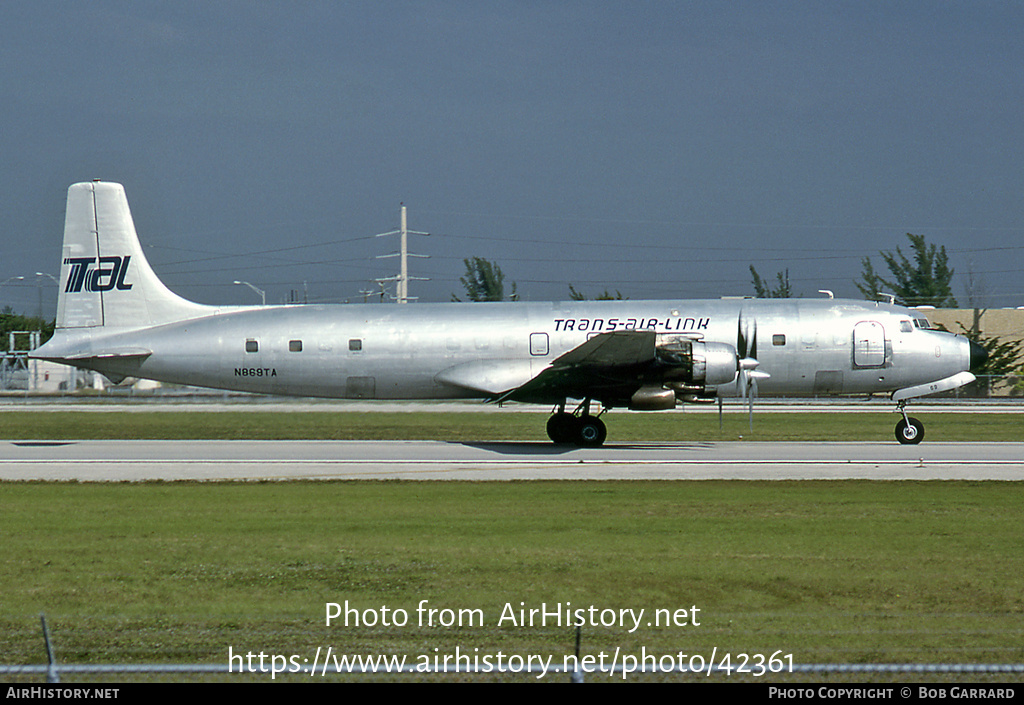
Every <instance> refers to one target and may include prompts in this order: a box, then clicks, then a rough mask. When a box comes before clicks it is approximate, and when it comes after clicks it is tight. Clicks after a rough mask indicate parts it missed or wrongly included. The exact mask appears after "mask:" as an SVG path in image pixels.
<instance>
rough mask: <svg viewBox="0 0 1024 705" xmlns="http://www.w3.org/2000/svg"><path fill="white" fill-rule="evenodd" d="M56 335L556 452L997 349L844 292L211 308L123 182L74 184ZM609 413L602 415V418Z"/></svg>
mask: <svg viewBox="0 0 1024 705" xmlns="http://www.w3.org/2000/svg"><path fill="white" fill-rule="evenodd" d="M61 264H62V266H61V276H60V282H61V284H60V290H59V294H58V302H57V326H56V331H55V333H54V335H53V337H52V338H51V339H50V340H49V341H48V342H47V343H46V344H44V345H43V346H41V347H39V348H37V349H36V350H35V351H33V353H32V356H33V357H35V358H39V359H45V360H52V361H55V362H60V363H64V364H68V365H73V366H75V367H79V368H84V369H88V370H93V371H96V372H99V373H101V374H103V375H105V376H106V377H108V378H109V379H110V380H111V381H113V382H115V383H117V382H120V381H122V380H124V379H125V378H128V377H137V378H144V379H152V380H157V381H160V382H166V383H172V384H184V385H194V386H200V387H212V388H217V389H225V390H235V391H242V392H256V393H261V394H282V395H294V396H315V397H332V398H344V399H464V398H478V399H483V400H488V401H493V402H506V401H513V402H531V403H541V404H547V405H550V406H551V407H552V409H553V413H552V415H551V417H550V418H549V420H548V422H547V433H548V436H549V437H550V438H551V440H552V441H554V442H555V443H560V444H576V445H581V446H599V445H601V444H602V443H604V441H605V438H606V436H607V430H606V427H605V424H604V422H603V420H602V418H601V417H602V416H603V415H604V413H605V412H606V411H608V410H610V409H615V408H628V409H634V410H651V411H654V410H666V409H673V408H675V407H676V405H677V404H680V403H701V402H705V403H706V402H713V401H715V400H716V399H719V398H722V397H746V398H750V399H752V398H753V395H754V394H756V395H757V396H759V397H768V396H794V397H799V396H818V395H840V394H841V395H865V396H867V395H874V394H889V395H891V398H892V399H893V401H895V402H896V408H897V411H898V412H899V413H900V414H901V417H902V418H901V419H900V421H899V423H898V424H897V426H896V438H897V439H898V440H899V441H900V442H901V443H919V442H920V441H921V440H922V438H923V437H924V426H923V424H922V423H921V422H920V421H919V420H917V419H915V418H913V417H910V416H908V415H907V412H906V408H905V407H906V404H907V402H908V400H910V399H913V398H916V397H920V396H924V395H927V394H934V393H937V392H942V391H946V390H950V389H955V388H957V387H960V386H962V385H964V384H968V383H969V382H971V381H973V380H974V379H975V377H974V374H972V372H971V370H972V369H975V370H976V369H977V367H978V366H979V365H980V364H981V363H982V362H983V361H984V359H985V351H984V349H983V348H981V347H980V346H979V345H977V344H975V343H973V342H971V341H969V340H968V339H966V338H964V337H963V336H958V335H954V334H952V333H948V332H945V331H940V330H935V329H933V328H932V327H931V326H930V324H929V322H928V320H927V318H926V316H925V314H924V313H923V312H921V311H917V310H913V309H908V308H904V307H901V306H895V305H891V304H887V303H881V302H872V301H855V300H842V299H832V298H827V299H742V298H737V299H721V300H667V301H631V300H618V301H564V302H550V303H531V302H495V303H443V304H412V305H397V304H395V305H381V304H334V305H316V304H312V305H304V304H298V305H271V306H266V305H259V306H211V305H206V304H199V303H194V302H192V301H188V300H186V299H184V298H182V297H180V296H178V295H177V294H175V293H173V292H172V291H170V290H169V289H168V288H167V287H166V286H165V285H164V284H163V282H162V281H161V280H160V279H159V277H158V276H157V274H156V273H155V272H154V271H153V269H152V268H151V267H150V265H149V263H148V262H147V261H146V257H145V255H144V253H143V250H142V247H141V245H140V242H139V238H138V235H137V234H136V231H135V225H134V222H133V220H132V216H131V212H130V210H129V207H128V200H127V197H126V196H125V192H124V188H123V187H122V186H121V185H120V184H116V183H111V182H102V181H92V182H86V183H79V184H74V185H72V186H71V187H70V188H69V189H68V200H67V212H66V218H65V225H64V246H63V252H62V259H61ZM598 407H600V408H599V410H597V411H596V413H595V410H596V409H597V408H598Z"/></svg>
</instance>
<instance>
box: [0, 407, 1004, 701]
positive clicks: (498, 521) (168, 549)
mask: <svg viewBox="0 0 1024 705" xmlns="http://www.w3.org/2000/svg"><path fill="white" fill-rule="evenodd" d="M769 416H770V415H768V414H765V415H762V417H764V418H761V417H759V418H758V419H757V426H756V432H755V437H759V439H760V440H766V435H767V434H769V432H771V433H779V434H782V435H783V436H785V435H786V434H789V433H804V432H806V430H801V429H809V428H813V427H815V423H816V422H817V421H821V422H822V423H823V424H824V429H825V430H824V431H823V430H822V427H819V435H818V436H816V437H815V438H814V440H822V439H823V438H822V436H821V435H820V433H825V434H833V433H834V434H837V435H839V436H840V437H845V438H851V437H853V438H854V439H856V438H858V437H859V436H860V434H863V435H864V436H867V437H868V438H867V439H868V440H870V439H872V438H874V437H875V435H879V436H880V438H882V439H884V440H885V441H886V442H890V441H889V439H890V435H889V434H890V433H891V425H892V423H891V422H893V421H894V417H895V415H893V414H889V415H873V414H865V415H848V414H847V415H841V417H840V419H839V420H840V421H841V422H842V423H837V424H835V425H836V427H835V428H834V429H832V430H829V429H831V428H832V425H833V423H834V421H833V419H834V417H830V416H825V417H823V418H820V419H818V418H814V417H813V415H800V416H796V417H794V416H791V415H786V416H783V415H776V416H778V417H780V418H778V419H774V420H773V419H770V418H768V417H769ZM836 416H839V415H836ZM72 417H74V418H72ZM542 418H543V417H539V418H538V417H537V416H535V415H530V414H507V415H506V414H479V415H454V416H453V415H447V414H437V413H430V414H404V413H403V414H373V415H367V414H351V415H342V414H331V413H328V414H323V415H320V414H287V415H277V414H263V413H242V414H237V415H235V414H220V413H201V414H176V413H171V412H166V413H159V414H149V413H141V414H107V413H91V414H77V413H61V414H45V413H40V414H34V413H33V414H21V413H19V414H3V415H0V423H2V424H3V427H2V430H0V436H3V437H7V438H71V437H92V436H95V437H117V438H122V437H128V438H167V437H171V438H175V437H186V438H187V437H202V438H255V437H259V438H293V437H297V438H308V437H311V436H313V435H315V436H326V437H332V438H353V437H356V438H364V437H371V438H380V437H384V438H390V437H422V438H430V437H437V436H438V433H442V434H455V433H458V434H462V435H458V436H455V437H459V438H463V437H467V436H468V437H475V438H481V437H483V438H494V439H500V438H509V437H516V438H518V437H526V438H530V439H539V438H541V437H542V434H543V428H542V426H538V424H537V422H538V420H542ZM613 418H614V423H615V425H613V426H612V428H613V429H615V431H616V433H622V434H624V435H625V434H628V433H629V432H630V429H632V428H633V426H631V424H632V423H633V419H637V420H638V421H644V422H648V421H651V420H654V419H657V418H659V416H658V415H648V416H640V415H627V414H623V415H618V416H615V417H613ZM662 418H666V419H667V420H669V421H675V423H674V424H670V425H658V424H663V423H664V422H662V421H655V422H654V423H653V424H650V425H649V426H647V428H653V429H654V430H652V431H650V433H651V434H652V435H651V436H649V437H650V438H653V439H660V440H665V439H669V440H673V439H688V438H698V437H700V436H696V435H685V434H691V433H693V434H697V433H701V432H704V433H708V434H710V435H711V436H714V435H715V434H717V433H718V421H717V417H716V416H714V415H710V416H698V415H692V416H688V417H685V418H679V415H676V416H674V417H672V416H665V417H662ZM990 418H991V423H990V419H989V417H980V416H978V417H971V419H970V420H971V428H970V430H969V432H970V434H971V435H972V437H977V436H978V435H990V436H991V437H992V439H993V440H998V439H1001V438H1004V437H1005V436H1006V435H1008V434H1013V433H1014V429H1017V428H1019V421H1017V420H1016V419H1015V418H1014V417H1007V416H1006V415H993V416H992V417H990ZM374 421H375V423H373V422H374ZM854 421H856V423H854ZM683 422H685V423H683ZM883 422H884V427H882V428H881V429H880V430H878V431H877V433H876V430H875V429H873V427H874V426H876V425H878V426H881V425H882V423H883ZM928 422H930V423H929V433H930V434H931V433H933V432H934V434H935V435H941V434H944V433H949V434H955V433H957V429H958V427H959V425H960V424H961V423H965V420H958V419H956V417H953V416H950V415H935V416H934V417H932V418H931V419H928ZM474 424H478V425H474ZM729 424H732V425H733V427H734V428H733V429H732V430H731V431H730V429H729ZM364 425H365V426H366V427H365V428H363V426H364ZM745 425H746V418H745V417H742V418H739V417H734V418H732V419H730V418H728V417H727V418H726V430H725V431H724V432H723V434H722V436H721V437H722V438H729V439H732V438H735V437H736V436H737V435H738V434H740V433H742V432H743V431H745ZM794 427H800V428H794ZM772 429H776V430H775V431H772ZM940 429H941V430H940ZM984 429H989V430H988V431H985V430H984ZM360 434H365V435H360ZM371 434H372V435H371ZM517 434H521V435H517ZM672 434H679V435H672ZM762 434H765V435H762ZM743 435H744V436H748V434H746V433H744V434H743ZM445 437H451V436H445ZM1018 437H1019V436H1018ZM713 439H714V438H711V439H710V440H713ZM926 442H927V441H926ZM1022 504H1024V485H1021V484H1018V483H1005V482H860V481H844V482H825V481H821V482H818V481H813V482H811V481H805V482H735V481H734V482H727V481H721V482H539V481H538V482H509V483H461V482H444V483H428V482H423V483H416V482H317V483H314V482H289V483H187V482H183V483H139V484H76V483H3V484H0V536H2V540H3V550H2V552H0V634H3V637H2V639H0V649H2V654H3V656H2V658H0V663H3V664H19V663H42V662H44V661H45V652H44V649H43V643H42V639H41V636H40V629H39V621H38V615H39V614H40V613H45V614H46V615H47V619H48V621H49V625H50V630H51V634H52V637H53V640H54V643H55V647H56V650H57V657H58V659H59V660H60V661H61V662H64V663H178V662H184V663H193V662H199V663H222V664H223V663H226V662H227V656H228V649H229V648H231V649H233V651H234V652H235V653H240V652H250V651H251V652H253V653H259V652H260V651H263V652H264V653H266V654H285V655H289V656H290V655H293V654H294V655H298V656H299V657H302V658H309V659H310V660H312V658H313V654H314V652H315V651H316V649H317V647H323V648H324V649H326V647H328V646H331V647H333V649H334V650H335V651H339V650H340V651H342V652H351V653H363V654H367V655H372V654H405V655H408V656H409V657H410V659H415V658H417V657H420V656H423V655H427V656H430V657H432V656H434V655H442V656H443V655H444V654H450V653H452V652H453V651H454V649H455V648H456V647H459V648H461V649H462V650H463V652H467V651H472V652H473V653H475V654H478V655H484V654H490V655H493V654H495V653H497V652H498V651H499V650H500V651H502V652H504V653H505V654H519V655H523V656H525V655H528V654H538V655H554V656H555V657H556V662H560V659H561V658H562V655H564V654H567V653H571V652H572V649H573V639H574V635H573V630H572V629H571V628H570V627H567V626H564V625H563V626H558V625H553V624H550V623H549V624H548V625H547V626H537V625H535V626H522V625H514V624H511V623H509V621H508V620H506V621H505V623H503V624H499V623H498V620H499V618H500V617H501V615H502V612H503V610H504V609H505V605H506V604H507V605H509V606H510V607H511V608H513V609H517V610H518V609H519V608H520V607H524V608H526V609H530V608H540V607H541V605H542V604H546V605H547V606H548V607H549V608H550V606H551V605H559V604H560V605H565V604H566V603H571V606H572V607H574V608H586V607H589V606H591V605H594V606H596V607H597V608H599V609H602V610H603V609H614V610H620V609H634V610H639V609H643V610H645V615H646V617H647V618H649V617H650V616H651V615H652V614H653V612H654V610H658V609H664V610H672V611H674V610H677V609H684V608H686V609H688V608H691V607H693V606H696V607H698V608H699V609H700V612H699V621H700V625H699V626H694V625H692V624H691V625H688V626H647V624H646V622H647V621H649V619H645V620H644V624H643V625H642V626H641V627H639V628H637V629H636V630H635V631H633V632H632V633H630V631H629V629H628V628H625V627H619V626H586V627H585V628H584V629H583V634H582V651H583V653H584V654H592V655H596V654H598V653H599V652H602V651H604V652H606V653H608V654H610V653H611V652H612V651H614V650H615V649H616V648H618V649H620V650H621V653H623V654H634V655H636V654H640V653H641V652H642V649H646V650H647V653H649V654H657V655H664V654H677V653H679V652H683V653H686V654H688V655H692V654H702V655H704V656H709V655H710V654H711V652H712V650H713V649H717V654H718V658H719V660H720V659H721V656H722V654H723V653H729V654H733V655H738V654H741V653H747V654H764V655H765V656H766V657H767V656H770V655H771V654H773V653H776V652H781V653H784V654H793V662H794V663H877V662H884V663H911V662H925V663H937V662H941V663H986V664H988V663H1024V638H1022V637H1024V570H1021V567H1022V566H1024V541H1022V540H1021V539H1022V533H1024V531H1022V528H1021V527H1022V525H1021V522H1020V507H1021V506H1022ZM422 600H427V601H428V602H427V603H426V604H427V606H429V607H433V608H435V609H438V610H441V609H445V608H447V609H450V610H453V611H455V612H456V613H457V612H458V610H472V611H473V612H467V613H465V614H466V615H467V619H466V623H464V624H463V625H461V626H457V625H439V624H434V625H432V626H421V625H420V624H419V623H418V616H417V613H416V608H417V606H418V605H419V604H420V601H422ZM345 601H348V602H349V603H350V604H351V605H352V606H355V607H357V608H358V609H359V610H361V611H365V610H369V612H364V613H363V614H364V615H365V614H369V615H371V616H375V615H376V616H379V615H381V614H382V612H383V610H384V608H385V607H386V608H388V609H389V610H391V611H392V614H394V610H405V611H407V613H408V615H409V620H410V623H408V624H406V625H405V626H388V627H382V626H380V625H376V626H372V627H367V626H358V627H356V626H349V627H345V626H343V625H339V624H337V623H336V624H335V625H333V626H330V627H328V626H326V625H325V610H326V607H325V606H326V604H327V603H329V602H336V603H342V604H344V603H345ZM521 603H522V604H521ZM470 615H479V616H480V617H479V619H477V620H474V619H472V618H471V616H470ZM481 622H482V623H481ZM167 678H168V679H171V677H167ZM191 678H192V677H191V676H181V677H179V678H178V679H179V680H190V679H191ZM855 678H856V680H859V681H865V680H872V677H871V676H856V677H855ZM110 679H111V678H110V677H107V678H105V680H110ZM999 679H1000V680H1006V676H999ZM37 680H38V679H37ZM903 680H912V679H910V678H907V677H903ZM965 680H971V681H976V680H978V677H977V676H969V677H966V678H965Z"/></svg>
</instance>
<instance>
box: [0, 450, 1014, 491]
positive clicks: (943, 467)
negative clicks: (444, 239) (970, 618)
mask: <svg viewBox="0 0 1024 705" xmlns="http://www.w3.org/2000/svg"><path fill="white" fill-rule="evenodd" d="M1022 459H1024V443H929V444H922V445H920V446H900V445H898V444H897V443H895V442H892V443H754V442H727V443H609V444H607V445H605V446H604V447H602V448H592V449H585V448H575V447H568V446H564V447H560V446H555V445H553V444H551V443H542V442H491V443H448V442H442V441H3V442H0V480H3V481H18V480H22V481H27V480H63V481H78V482H141V481H147V480H200V481H216V480H234V481H261V480H262V481H267V480H269V481H284V480H304V479H305V480H473V481H508V480H713V479H718V480H815V479H818V480H836V479H865V480H1013V481H1017V480H1024V460H1022Z"/></svg>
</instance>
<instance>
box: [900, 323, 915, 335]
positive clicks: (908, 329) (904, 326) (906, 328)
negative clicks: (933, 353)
mask: <svg viewBox="0 0 1024 705" xmlns="http://www.w3.org/2000/svg"><path fill="white" fill-rule="evenodd" d="M900 332H901V333H913V332H914V326H913V325H911V323H910V321H907V320H903V321H900Z"/></svg>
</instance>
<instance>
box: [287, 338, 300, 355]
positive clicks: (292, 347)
mask: <svg viewBox="0 0 1024 705" xmlns="http://www.w3.org/2000/svg"><path fill="white" fill-rule="evenodd" d="M288 352H302V341H301V340H289V341H288Z"/></svg>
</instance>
